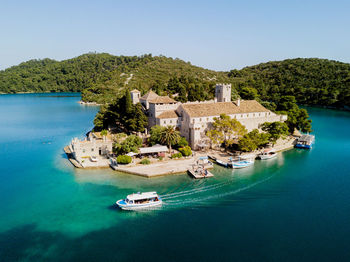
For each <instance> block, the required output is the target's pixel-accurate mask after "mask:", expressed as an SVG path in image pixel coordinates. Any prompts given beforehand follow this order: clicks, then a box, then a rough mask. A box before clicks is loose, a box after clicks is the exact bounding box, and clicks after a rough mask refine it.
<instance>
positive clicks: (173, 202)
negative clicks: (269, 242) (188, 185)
mask: <svg viewBox="0 0 350 262" xmlns="http://www.w3.org/2000/svg"><path fill="white" fill-rule="evenodd" d="M275 175H276V173H275V174H273V175H270V176H269V177H266V178H265V179H262V180H260V181H257V182H255V183H252V184H249V185H247V186H244V187H240V188H237V189H235V190H233V191H227V192H223V193H218V194H212V195H209V196H198V197H195V198H190V199H184V197H186V196H189V195H194V194H200V193H204V192H208V191H211V190H217V189H219V188H222V187H225V186H228V185H229V184H232V182H233V181H234V180H235V179H230V180H228V181H225V182H221V183H218V184H215V185H208V186H204V187H201V188H194V189H192V190H186V191H182V192H176V193H171V194H166V195H163V196H162V199H163V200H164V202H163V206H166V207H169V208H176V207H179V206H191V205H193V204H196V205H207V204H208V201H212V200H218V199H220V198H224V197H227V196H230V195H234V194H238V193H241V192H243V191H246V190H249V189H251V188H253V187H255V186H257V185H259V184H262V183H264V182H266V181H268V180H270V179H271V178H272V177H274V176H275Z"/></svg>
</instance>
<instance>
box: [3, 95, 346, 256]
mask: <svg viewBox="0 0 350 262" xmlns="http://www.w3.org/2000/svg"><path fill="white" fill-rule="evenodd" d="M67 95H68V97H67ZM79 99H80V97H79V95H78V94H62V95H59V96H57V94H55V95H48V94H25V95H2V96H0V123H1V124H0V159H1V162H0V163H1V165H0V179H1V183H0V196H1V200H2V201H1V202H0V208H1V216H0V261H18V260H20V261H99V260H101V261H151V260H152V261H164V260H168V261H179V260H184V261H193V260H198V261H233V260H235V261H316V260H317V261H330V260H335V261H349V260H350V248H349V240H350V222H349V221H350V137H349V130H350V113H348V112H340V111H333V110H325V109H315V108H309V109H308V110H309V112H310V114H311V117H312V119H313V128H314V133H315V135H316V145H315V147H314V148H313V149H312V150H310V151H306V150H296V149H295V150H291V151H288V152H284V153H282V154H279V156H278V158H277V159H273V160H268V161H257V162H256V163H255V165H254V167H250V168H247V169H242V170H234V171H232V170H231V169H225V168H222V167H219V166H216V167H215V169H214V171H213V173H214V174H215V177H214V178H210V179H205V180H193V179H191V178H190V177H188V176H187V175H176V176H168V177H160V178H154V179H146V178H142V177H137V176H131V175H126V174H121V173H117V172H114V171H112V170H109V169H96V170H80V169H79V170H78V169H74V168H73V167H72V166H71V164H70V163H69V162H68V160H67V159H66V157H65V155H64V154H63V151H62V148H63V147H64V145H66V144H68V143H69V141H70V140H71V138H73V137H76V136H77V137H80V138H82V137H83V136H84V134H85V133H86V132H88V131H89V129H91V127H92V120H93V118H94V115H95V113H96V112H97V107H91V106H82V105H80V104H78V103H77V101H79ZM149 190H155V191H157V192H158V193H160V194H161V195H162V197H163V199H164V205H163V207H162V208H160V209H158V210H152V211H145V212H137V213H136V212H125V211H120V210H118V209H117V208H116V207H115V206H114V203H115V201H116V200H118V199H120V198H123V197H124V196H125V195H127V194H129V193H132V192H137V191H149Z"/></svg>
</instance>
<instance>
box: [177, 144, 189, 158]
mask: <svg viewBox="0 0 350 262" xmlns="http://www.w3.org/2000/svg"><path fill="white" fill-rule="evenodd" d="M179 151H180V152H181V154H182V155H183V156H190V155H192V150H191V148H190V147H189V146H184V147H181V148H179Z"/></svg>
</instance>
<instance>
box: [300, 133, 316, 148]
mask: <svg viewBox="0 0 350 262" xmlns="http://www.w3.org/2000/svg"><path fill="white" fill-rule="evenodd" d="M314 142H315V136H313V135H302V136H301V137H299V138H298V139H297V143H296V145H295V147H297V148H306V149H311V148H312V146H313V144H314Z"/></svg>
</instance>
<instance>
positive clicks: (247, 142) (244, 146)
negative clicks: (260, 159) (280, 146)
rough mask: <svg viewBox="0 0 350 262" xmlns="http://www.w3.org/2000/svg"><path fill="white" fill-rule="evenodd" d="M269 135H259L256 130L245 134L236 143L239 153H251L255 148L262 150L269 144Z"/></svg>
mask: <svg viewBox="0 0 350 262" xmlns="http://www.w3.org/2000/svg"><path fill="white" fill-rule="evenodd" d="M269 138H270V134H268V133H259V130H258V129H254V130H253V131H251V132H249V133H248V134H245V135H244V136H243V137H242V138H241V139H240V140H239V142H238V148H239V150H241V151H245V152H251V151H254V150H256V149H257V148H262V147H264V146H266V144H268V143H269Z"/></svg>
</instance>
